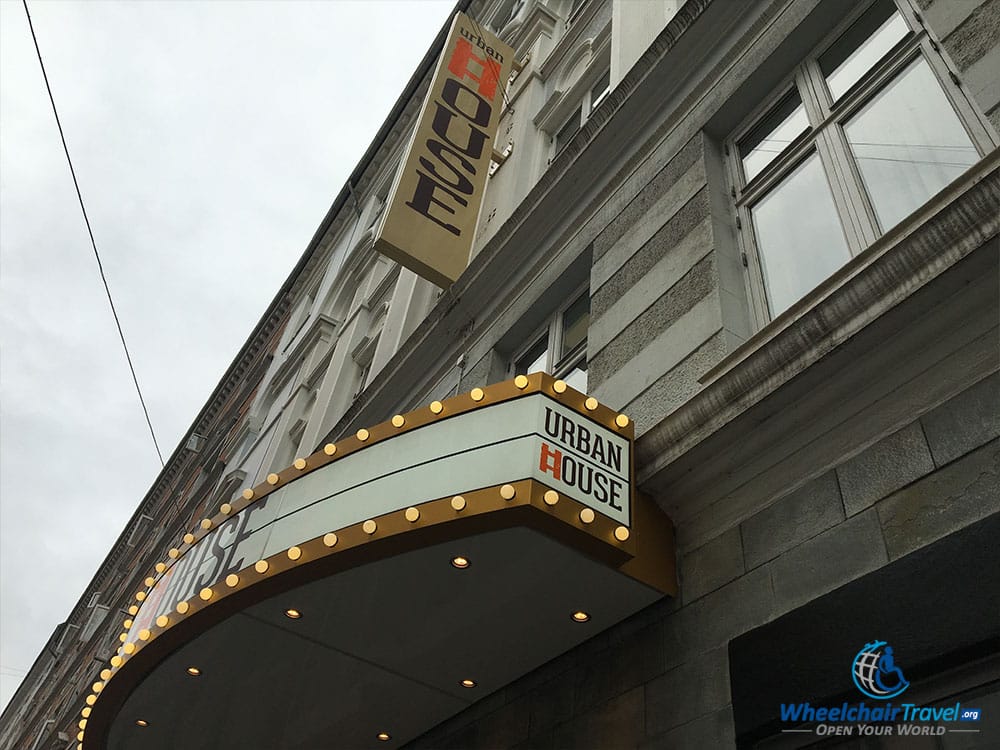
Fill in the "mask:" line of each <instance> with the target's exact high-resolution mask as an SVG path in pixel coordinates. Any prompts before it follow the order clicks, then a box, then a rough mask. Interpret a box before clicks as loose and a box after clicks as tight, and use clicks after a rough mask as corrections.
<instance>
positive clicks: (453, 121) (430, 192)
mask: <svg viewBox="0 0 1000 750" xmlns="http://www.w3.org/2000/svg"><path fill="white" fill-rule="evenodd" d="M513 60H514V50H513V49H512V48H511V47H509V46H508V45H507V44H505V43H504V42H502V41H500V40H499V39H498V38H497V37H496V36H494V35H493V34H491V33H490V32H489V31H487V30H486V29H484V28H483V27H482V26H480V25H479V24H478V23H475V22H474V21H472V19H470V18H469V17H468V16H467V15H465V14H464V13H457V14H456V15H455V20H454V21H453V22H452V25H451V32H450V33H449V35H448V41H447V42H446V44H445V47H444V52H443V53H442V56H441V59H440V60H439V61H438V66H437V70H436V71H435V72H434V79H433V80H432V81H431V87H430V90H429V92H428V94H427V98H426V99H425V100H424V104H423V108H422V109H421V111H420V118H419V120H418V121H417V129H416V132H415V133H414V136H413V140H412V141H411V142H410V146H409V149H408V150H407V152H406V155H405V157H404V159H403V163H402V166H401V167H400V169H399V172H398V173H397V175H396V182H395V185H394V186H393V191H392V195H391V196H390V198H389V203H388V206H387V208H386V211H385V217H384V219H383V222H382V226H381V227H380V228H379V230H378V234H377V236H376V239H375V249H376V250H377V251H378V252H380V253H382V254H383V255H386V256H388V257H389V258H392V259H393V260H395V261H397V262H398V263H400V264H402V265H404V266H406V267H407V268H409V269H410V270H412V271H413V272H414V273H417V274H419V275H420V276H422V277H424V278H425V279H428V280H429V281H431V282H433V283H435V284H437V285H438V286H441V287H447V286H449V285H450V284H451V283H452V282H453V281H455V279H457V278H458V277H459V275H460V274H461V273H462V271H464V270H465V268H466V266H467V265H468V262H469V254H470V252H471V250H472V238H473V235H474V233H475V228H476V219H477V218H478V216H479V207H480V205H481V204H482V200H483V192H484V191H485V189H486V176H487V173H488V172H489V165H490V157H491V155H492V152H493V138H494V136H495V135H496V131H497V125H498V123H499V121H500V115H501V114H502V112H503V106H502V105H503V89H504V85H505V82H506V81H507V79H508V77H509V76H510V72H511V66H512V64H513Z"/></svg>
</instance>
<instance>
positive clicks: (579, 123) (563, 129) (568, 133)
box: [552, 68, 611, 158]
mask: <svg viewBox="0 0 1000 750" xmlns="http://www.w3.org/2000/svg"><path fill="white" fill-rule="evenodd" d="M610 93H611V69H610V68H608V69H606V70H605V71H604V72H603V73H601V75H599V76H598V77H597V79H596V80H595V81H594V83H593V85H591V87H590V88H589V89H588V90H587V93H586V94H584V96H583V100H582V101H581V102H580V106H578V107H577V108H576V109H575V110H573V114H571V115H570V116H569V117H568V118H566V120H565V121H564V122H563V124H562V125H561V126H560V127H559V129H558V130H557V131H556V134H555V135H554V136H553V137H552V141H553V158H555V156H557V155H558V154H559V152H560V151H562V150H563V149H564V148H566V145H567V144H568V143H569V142H570V141H571V140H572V139H573V136H574V135H576V133H577V131H578V130H579V129H580V128H581V127H583V124H584V123H585V122H587V120H589V119H590V116H591V115H592V114H594V110H596V109H597V108H598V107H599V106H601V102H603V101H604V100H605V99H606V98H607V96H608V94H610Z"/></svg>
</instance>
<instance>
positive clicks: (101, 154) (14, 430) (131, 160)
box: [0, 0, 453, 710]
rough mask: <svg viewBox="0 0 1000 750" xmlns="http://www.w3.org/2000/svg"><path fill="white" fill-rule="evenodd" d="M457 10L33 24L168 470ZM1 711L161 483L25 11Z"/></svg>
mask: <svg viewBox="0 0 1000 750" xmlns="http://www.w3.org/2000/svg"><path fill="white" fill-rule="evenodd" d="M452 7H453V2H452V0H439V1H436V2H429V1H426V2H425V1H424V0H420V1H419V2H418V0H400V1H398V2H397V1H390V0H370V1H369V2H349V1H348V0H329V1H328V2H318V3H304V2H303V3H292V2H254V3H237V2H190V3H182V2H161V3H154V2H144V3H124V2H122V3H98V2H72V3H62V2H39V1H38V0H36V1H35V2H30V1H29V8H30V10H31V13H32V19H33V21H34V24H35V30H36V33H37V34H38V38H39V44H40V46H41V49H42V55H43V58H44V60H45V64H46V68H47V70H48V74H49V80H50V82H51V84H52V88H53V92H54V94H55V97H56V104H57V106H58V107H59V110H60V116H61V118H62V122H63V127H64V129H65V131H66V135H67V141H68V143H69V148H70V152H71V154H72V156H73V160H74V165H75V167H76V171H77V176H78V177H79V179H80V183H81V188H82V191H83V195H84V200H85V201H86V203H87V209H88V212H89V214H90V219H91V223H92V225H93V228H94V234H95V237H96V239H97V243H98V248H99V249H100V251H101V255H102V260H103V262H104V267H105V271H106V274H107V277H108V281H109V283H110V285H111V289H112V293H113V294H114V296H115V301H116V304H117V306H118V311H119V315H120V317H121V319H122V325H123V328H124V330H125V335H126V338H127V339H128V342H129V346H130V349H131V351H132V357H133V361H134V362H135V365H136V370H137V372H138V375H139V379H140V383H141V384H142V386H143V391H144V395H145V397H146V402H147V404H148V406H149V410H150V416H151V417H152V420H153V425H154V427H155V428H156V431H157V437H158V439H159V441H160V445H161V448H162V449H163V453H164V455H165V456H167V455H169V454H170V452H171V451H172V450H173V448H174V447H175V445H176V443H177V441H178V440H179V439H180V437H181V435H182V434H183V433H184V432H185V430H186V429H187V428H188V426H189V425H190V423H191V421H192V420H193V419H194V417H195V415H196V413H197V411H198V409H199V408H200V407H201V406H202V405H203V403H204V402H205V400H206V399H207V397H208V395H209V393H210V392H211V389H212V388H213V387H214V386H215V384H216V382H217V381H218V378H219V377H220V376H221V375H222V373H223V371H224V370H225V368H226V366H227V365H228V364H229V362H230V360H231V359H232V357H233V356H234V354H235V353H236V351H237V349H238V348H239V346H240V345H241V344H242V343H243V341H244V340H245V339H246V337H247V335H248V334H249V332H250V329H251V327H252V326H253V324H254V323H255V322H256V321H257V319H258V318H259V316H260V315H261V313H262V312H263V311H264V308H265V307H266V305H267V304H268V302H269V301H270V299H271V298H272V296H273V295H274V293H275V292H276V291H277V289H278V287H279V286H280V284H281V282H282V281H283V280H284V278H285V277H286V276H287V274H288V273H289V271H290V270H291V267H292V265H293V264H294V262H295V260H296V259H297V258H298V257H299V255H301V253H302V252H303V250H304V249H305V247H306V244H307V243H308V241H309V239H310V237H311V236H312V234H313V232H314V231H315V229H316V227H317V226H318V225H319V222H320V220H321V219H322V217H323V215H324V213H325V212H326V209H327V208H328V207H329V205H330V203H331V202H332V200H333V198H334V196H335V195H336V193H337V191H338V190H339V189H340V187H341V186H342V185H343V183H344V181H345V180H346V178H347V176H348V174H349V173H350V171H351V169H352V168H353V167H354V165H355V164H356V163H357V161H358V159H359V158H360V157H361V154H362V153H363V152H364V150H365V148H366V147H367V146H368V144H369V142H370V141H371V139H372V137H373V136H374V134H375V131H376V130H377V129H378V127H379V125H380V124H381V123H382V121H383V120H384V118H385V116H386V115H387V114H388V112H389V109H390V108H391V106H392V103H393V102H394V101H395V99H396V97H397V96H398V94H399V93H400V91H401V90H402V88H403V86H404V84H405V82H406V80H407V79H408V78H409V76H410V75H411V73H412V72H413V70H414V69H415V67H416V65H417V63H418V62H419V60H420V58H421V57H422V56H423V54H424V52H425V51H426V50H427V48H428V46H429V45H430V43H431V41H432V39H433V37H434V35H435V34H436V32H437V31H438V29H439V28H440V26H441V24H442V23H443V22H444V20H445V18H446V16H447V15H448V13H449V11H450V10H451V8H452ZM0 344H2V350H0V578H2V586H0V664H2V667H3V669H2V670H0V710H2V708H3V706H5V705H6V704H7V702H8V701H9V700H10V698H11V696H12V695H13V693H14V691H15V689H16V687H17V685H18V683H19V682H20V679H21V676H22V675H23V672H25V671H26V670H27V669H28V668H29V667H30V666H31V664H32V662H33V661H34V658H35V656H36V655H37V654H38V652H39V650H40V649H41V648H42V646H43V645H44V644H45V641H46V640H47V639H48V637H49V635H50V634H51V632H52V630H53V629H54V628H55V627H56V625H57V624H58V623H60V622H62V621H63V620H64V619H65V618H66V617H67V615H68V614H69V612H70V610H71V608H72V607H73V605H74V604H75V603H76V601H77V599H78V598H79V596H80V595H81V593H82V591H83V589H84V587H85V586H86V584H87V583H88V582H89V580H90V578H91V577H92V576H93V574H94V572H95V571H96V569H97V566H98V565H99V564H100V562H101V560H102V559H103V558H104V556H105V554H106V553H107V551H108V549H109V548H110V545H111V544H112V543H113V542H114V540H115V539H116V538H117V536H118V535H119V533H121V530H122V528H123V526H124V524H125V522H126V520H127V519H128V518H129V516H130V515H131V514H132V512H133V511H134V509H135V507H136V505H137V504H138V502H139V500H140V499H141V498H142V497H143V495H144V494H145V492H146V491H147V489H148V488H149V486H150V485H151V484H152V482H153V480H154V478H155V477H156V474H157V472H158V470H159V464H158V462H157V459H156V454H155V452H154V450H153V447H152V444H151V442H150V439H149V435H148V433H147V430H146V426H145V423H144V420H143V416H142V413H141V411H140V409H139V405H138V402H137V400H136V396H135V391H134V388H133V386H132V383H131V379H130V375H129V372H128V367H127V364H126V362H125V359H124V355H123V354H122V351H121V347H120V344H119V343H118V340H117V333H116V332H115V329H114V321H113V319H112V317H111V313H110V310H109V308H108V303H107V300H106V298H105V297H104V291H103V289H102V287H101V282H100V277H99V276H98V272H97V268H96V264H95V261H94V258H93V251H92V250H91V248H90V246H89V240H88V238H87V234H86V228H85V226H84V223H83V219H82V217H81V214H80V209H79V206H78V205H77V202H76V196H75V194H74V192H73V186H72V182H71V180H70V175H69V171H68V168H67V166H66V162H65V157H64V156H63V153H62V149H61V146H60V144H59V136H58V132H57V130H56V126H55V122H54V120H53V117H52V112H51V110H50V107H49V103H48V99H47V97H46V94H45V88H44V83H43V81H42V76H41V73H40V71H39V68H38V62H37V60H36V58H35V53H34V48H33V47H32V44H31V38H30V34H29V32H28V26H27V22H26V20H25V16H24V9H23V7H22V5H21V3H20V1H19V0H17V1H16V2H15V1H14V0H0Z"/></svg>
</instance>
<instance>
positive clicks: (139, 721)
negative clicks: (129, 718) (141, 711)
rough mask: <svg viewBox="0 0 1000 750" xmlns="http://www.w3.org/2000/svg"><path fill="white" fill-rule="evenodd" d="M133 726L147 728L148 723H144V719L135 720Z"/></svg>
mask: <svg viewBox="0 0 1000 750" xmlns="http://www.w3.org/2000/svg"><path fill="white" fill-rule="evenodd" d="M135 725H136V726H137V727H148V726H149V722H148V721H146V720H145V719H136V720H135Z"/></svg>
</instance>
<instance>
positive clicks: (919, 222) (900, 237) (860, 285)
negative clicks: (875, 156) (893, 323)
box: [698, 150, 1000, 385]
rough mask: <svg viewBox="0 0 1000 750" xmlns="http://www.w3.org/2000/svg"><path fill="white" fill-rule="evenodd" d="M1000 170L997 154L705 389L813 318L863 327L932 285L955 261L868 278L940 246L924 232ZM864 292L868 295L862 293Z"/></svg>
mask: <svg viewBox="0 0 1000 750" xmlns="http://www.w3.org/2000/svg"><path fill="white" fill-rule="evenodd" d="M998 167H1000V150H994V151H993V152H992V153H990V154H988V155H987V156H985V157H984V158H983V159H982V160H980V161H979V162H978V163H977V164H975V165H974V166H972V167H971V168H970V169H969V170H968V171H967V172H965V174H963V175H962V176H960V177H959V178H958V179H957V180H955V181H954V182H952V183H951V184H950V185H948V186H947V187H945V188H944V189H943V190H941V192H939V193H938V194H937V195H935V196H934V197H932V198H931V199H930V200H929V201H927V203H925V204H924V205H923V206H921V207H920V208H918V209H917V210H916V211H914V212H913V213H912V214H910V216H909V217H907V218H906V219H905V220H903V221H902V222H900V223H899V224H898V225H896V226H895V227H894V228H893V229H892V230H890V231H889V232H888V233H887V234H885V235H883V236H882V237H880V238H879V239H878V240H876V241H875V242H874V243H873V244H872V245H871V246H870V247H869V248H868V249H867V250H865V251H864V252H862V253H860V254H858V255H857V256H855V257H854V258H852V259H851V260H850V261H849V262H848V263H847V264H845V265H844V266H842V267H841V268H840V269H839V270H838V271H837V272H836V273H834V274H833V275H832V276H830V278H828V279H827V280H826V281H824V282H823V283H822V284H820V285H819V286H817V287H816V288H815V289H813V290H812V291H811V292H809V293H807V294H806V295H805V296H804V297H802V298H801V299H800V300H799V301H798V302H796V303H795V304H793V305H792V306H791V307H789V308H788V309H787V310H785V311H784V312H783V313H781V315H779V316H778V317H776V318H774V319H773V320H772V321H771V322H770V323H768V324H767V325H765V326H764V327H763V328H761V329H760V330H759V331H758V332H757V333H755V334H754V335H753V336H751V337H750V338H749V339H747V340H746V341H745V342H744V343H743V344H741V345H740V346H739V347H738V348H737V349H735V350H734V351H733V352H731V353H730V354H728V355H727V356H726V357H725V358H724V359H722V361H720V362H719V363H718V364H716V365H715V367H713V368H712V369H710V370H709V371H708V372H706V373H705V374H704V375H702V376H701V378H699V379H698V382H699V383H700V384H702V385H709V384H711V383H713V382H715V381H717V380H719V379H720V378H722V377H723V376H725V375H726V374H727V373H729V372H731V371H732V370H734V369H735V368H736V367H738V366H739V365H741V364H743V363H745V362H747V360H748V359H750V358H751V356H752V355H754V354H756V353H763V352H764V351H765V350H766V349H768V347H771V346H776V345H777V342H778V340H779V339H782V338H783V337H785V336H788V335H790V334H791V333H792V332H793V331H792V329H799V328H802V327H803V326H806V325H808V324H809V322H810V321H808V320H807V319H813V320H815V321H817V322H818V321H820V320H823V321H844V320H851V321H853V320H854V319H855V318H859V317H862V314H863V317H864V321H861V322H862V323H863V322H865V321H867V320H870V319H871V318H873V317H875V316H877V315H878V314H879V313H881V312H883V311H884V310H886V309H888V308H889V307H892V306H893V305H894V304H896V303H897V302H898V301H899V299H901V298H902V297H905V296H908V295H909V294H910V293H911V292H912V291H914V290H915V289H916V288H917V287H918V286H922V285H923V284H924V283H926V282H927V281H930V279H931V278H933V276H935V275H937V273H940V272H941V271H943V270H945V269H946V268H947V267H948V266H950V265H951V263H950V262H947V263H945V262H941V261H942V259H943V257H944V256H942V257H941V258H939V259H938V260H937V262H931V263H928V265H927V266H926V267H919V268H913V269H911V268H910V267H909V265H907V266H906V267H905V268H903V267H897V266H896V265H893V267H892V268H889V269H882V270H888V271H889V272H890V273H894V272H899V271H905V273H903V274H902V277H898V278H897V277H896V276H890V277H887V278H879V279H877V280H876V279H869V278H867V277H868V276H869V275H871V276H880V277H881V276H883V274H882V272H881V270H880V269H879V268H877V267H879V266H881V265H889V262H888V259H887V256H889V255H892V254H893V253H895V252H897V251H899V250H900V249H901V246H903V245H907V244H911V243H910V240H911V239H912V244H913V245H914V246H915V249H918V248H923V247H924V246H926V245H928V244H929V243H932V242H934V241H935V239H936V238H931V237H929V236H928V235H929V234H931V233H930V232H926V231H922V230H924V228H925V227H926V225H928V224H930V223H932V222H935V221H945V222H947V221H948V216H947V215H948V214H949V213H950V210H951V209H952V208H953V207H954V206H955V204H956V203H961V202H962V198H963V197H964V196H966V195H967V194H969V193H972V192H974V191H975V188H976V186H977V185H979V183H981V182H983V181H985V180H989V179H994V180H995V179H996V177H997V175H996V172H997V169H998ZM929 249H930V248H928V250H929ZM970 249H971V248H970ZM874 281H877V282H878V286H880V287H884V286H889V291H890V292H892V291H898V293H899V294H898V298H897V296H896V295H891V294H890V295H885V296H882V297H875V296H871V295H870V291H871V289H870V287H874V286H875V284H874V283H872V282H874ZM859 291H861V292H863V293H862V294H859V293H858V292H859ZM851 333H853V331H848V330H845V331H844V332H843V336H844V338H847V337H849V336H850V335H851Z"/></svg>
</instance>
